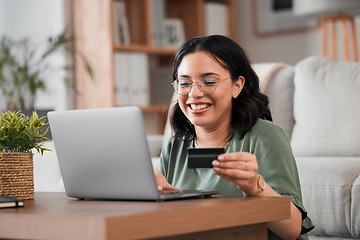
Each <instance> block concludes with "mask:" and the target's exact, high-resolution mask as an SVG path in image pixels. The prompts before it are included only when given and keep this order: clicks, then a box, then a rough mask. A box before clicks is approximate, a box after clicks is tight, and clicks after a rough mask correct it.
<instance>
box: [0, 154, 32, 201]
mask: <svg viewBox="0 0 360 240" xmlns="http://www.w3.org/2000/svg"><path fill="white" fill-rule="evenodd" d="M0 195H3V196H11V197H16V198H20V199H34V164H33V154H32V153H30V152H28V153H27V152H5V153H0Z"/></svg>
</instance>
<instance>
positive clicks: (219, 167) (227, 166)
mask: <svg viewBox="0 0 360 240" xmlns="http://www.w3.org/2000/svg"><path fill="white" fill-rule="evenodd" d="M212 164H213V169H214V173H215V174H216V175H218V176H220V177H221V178H223V179H225V180H228V181H230V182H233V183H234V184H236V185H237V186H238V188H239V189H240V190H243V191H247V190H249V189H250V190H251V189H253V188H254V187H255V185H256V179H257V171H258V164H257V160H256V156H255V155H253V154H251V153H246V152H233V153H226V154H221V155H219V156H218V159H217V160H214V161H213V163H212Z"/></svg>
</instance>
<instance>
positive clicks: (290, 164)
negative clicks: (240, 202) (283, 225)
mask: <svg viewBox="0 0 360 240" xmlns="http://www.w3.org/2000/svg"><path fill="white" fill-rule="evenodd" d="M193 146H194V142H193V140H190V141H185V140H184V139H179V138H175V137H173V138H171V139H170V140H169V142H168V144H167V145H166V146H165V148H164V149H163V151H162V152H161V156H160V171H161V172H162V174H163V175H164V176H165V178H166V179H167V181H168V182H169V183H170V184H171V185H172V186H174V187H178V188H180V189H202V190H219V191H220V194H221V195H230V196H243V192H242V191H240V190H239V189H238V188H237V186H236V185H235V184H234V183H232V182H229V181H227V180H225V179H222V178H220V177H219V176H217V175H216V174H215V173H214V171H213V170H212V169H211V168H200V169H199V168H197V169H189V168H187V161H188V154H187V149H188V148H189V147H193ZM225 152H226V153H229V152H249V153H252V154H254V155H255V156H256V158H257V162H258V166H259V170H258V173H259V174H260V175H262V176H263V177H264V179H265V181H266V182H267V183H268V184H269V185H270V186H271V187H272V188H273V189H274V190H275V191H276V192H277V193H279V194H281V195H283V196H288V197H290V198H291V201H292V202H293V203H294V204H295V205H296V206H297V207H298V208H299V209H300V211H301V213H302V217H303V221H302V233H306V232H309V231H310V230H311V229H313V228H314V226H313V224H312V222H311V220H310V218H309V217H307V213H306V210H305V208H304V206H303V203H302V196H301V189H300V182H299V176H298V171H297V166H296V162H295V159H294V156H293V154H292V150H291V147H290V144H289V141H288V139H287V137H286V136H285V134H284V133H283V131H282V129H281V128H279V127H278V126H276V125H275V124H273V123H271V122H269V121H266V120H262V119H259V120H258V121H257V123H256V124H255V126H254V127H253V128H252V130H251V131H249V132H247V133H246V134H245V136H244V137H243V138H240V133H239V130H238V129H236V130H235V131H234V133H233V136H232V137H231V139H230V140H229V142H228V143H227V145H226V147H225ZM269 239H280V238H278V237H277V236H276V235H274V234H273V233H272V232H270V231H269ZM298 239H307V236H306V234H303V235H300V237H299V238H298Z"/></svg>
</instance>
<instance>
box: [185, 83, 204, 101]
mask: <svg viewBox="0 0 360 240" xmlns="http://www.w3.org/2000/svg"><path fill="white" fill-rule="evenodd" d="M188 95H189V97H193V98H196V97H199V96H204V93H203V92H202V91H201V90H200V87H199V84H198V83H197V82H194V83H193V84H192V87H191V89H190V92H189V94H188Z"/></svg>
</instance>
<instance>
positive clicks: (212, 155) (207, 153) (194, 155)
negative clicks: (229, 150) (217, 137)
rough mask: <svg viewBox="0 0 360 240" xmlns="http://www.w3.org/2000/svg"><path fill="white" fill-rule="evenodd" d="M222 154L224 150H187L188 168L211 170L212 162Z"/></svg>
mask: <svg viewBox="0 0 360 240" xmlns="http://www.w3.org/2000/svg"><path fill="white" fill-rule="evenodd" d="M223 153H225V148H188V168H212V167H213V166H212V161H214V160H215V159H217V157H218V156H219V155H220V154H223Z"/></svg>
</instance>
